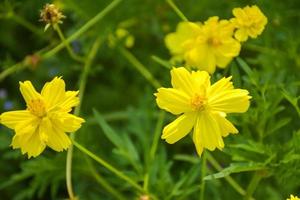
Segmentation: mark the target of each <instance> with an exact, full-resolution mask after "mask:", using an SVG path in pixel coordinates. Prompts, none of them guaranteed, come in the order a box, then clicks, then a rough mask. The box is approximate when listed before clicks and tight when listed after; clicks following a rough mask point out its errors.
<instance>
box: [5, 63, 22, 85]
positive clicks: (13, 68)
mask: <svg viewBox="0 0 300 200" xmlns="http://www.w3.org/2000/svg"><path fill="white" fill-rule="evenodd" d="M24 68H26V65H25V63H24V61H22V62H19V63H17V64H15V65H13V66H11V67H9V68H7V69H5V70H4V71H2V72H1V73H0V82H1V81H2V80H3V79H5V78H6V77H7V76H8V75H10V74H12V73H14V72H16V71H18V70H21V69H24Z"/></svg>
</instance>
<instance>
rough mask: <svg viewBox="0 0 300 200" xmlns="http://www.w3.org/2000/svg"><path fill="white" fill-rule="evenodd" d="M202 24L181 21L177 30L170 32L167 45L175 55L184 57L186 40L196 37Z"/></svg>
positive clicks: (166, 41) (166, 38)
mask: <svg viewBox="0 0 300 200" xmlns="http://www.w3.org/2000/svg"><path fill="white" fill-rule="evenodd" d="M200 26H201V25H200V24H197V23H193V22H180V23H179V24H178V25H177V28H176V32H174V33H169V34H168V35H167V36H166V37H165V43H166V46H167V48H168V49H169V50H170V52H171V54H172V55H173V56H175V57H181V58H183V55H184V53H185V51H186V49H185V44H186V42H188V41H189V40H195V39H196V37H197V35H199V33H200Z"/></svg>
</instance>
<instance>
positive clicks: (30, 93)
mask: <svg viewBox="0 0 300 200" xmlns="http://www.w3.org/2000/svg"><path fill="white" fill-rule="evenodd" d="M19 83H20V91H21V94H22V96H23V98H24V100H25V101H26V104H29V102H30V101H31V100H37V99H42V97H41V95H40V94H39V93H38V92H37V91H36V90H35V88H34V87H33V85H32V83H31V82H30V81H25V82H19Z"/></svg>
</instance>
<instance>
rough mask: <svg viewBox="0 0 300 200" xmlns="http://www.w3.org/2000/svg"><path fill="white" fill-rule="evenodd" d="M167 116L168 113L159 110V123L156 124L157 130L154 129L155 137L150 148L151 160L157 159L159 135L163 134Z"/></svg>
mask: <svg viewBox="0 0 300 200" xmlns="http://www.w3.org/2000/svg"><path fill="white" fill-rule="evenodd" d="M165 116H166V113H165V112H164V111H160V112H159V116H158V120H157V124H156V127H155V131H154V138H153V142H152V145H151V148H150V160H151V161H153V160H154V159H155V154H156V150H157V146H158V142H159V136H160V134H161V130H162V127H163V124H164V119H165Z"/></svg>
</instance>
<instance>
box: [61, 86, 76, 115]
mask: <svg viewBox="0 0 300 200" xmlns="http://www.w3.org/2000/svg"><path fill="white" fill-rule="evenodd" d="M78 93H79V91H67V92H66V93H65V97H64V99H63V100H62V102H61V103H60V104H59V107H60V108H61V111H62V112H70V111H71V110H72V108H73V107H75V106H77V105H78V104H79V98H78V97H77V95H78Z"/></svg>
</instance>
